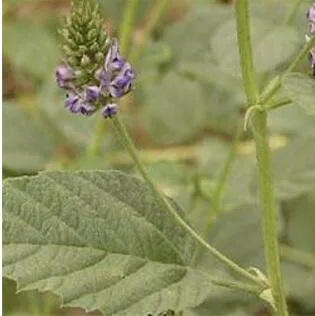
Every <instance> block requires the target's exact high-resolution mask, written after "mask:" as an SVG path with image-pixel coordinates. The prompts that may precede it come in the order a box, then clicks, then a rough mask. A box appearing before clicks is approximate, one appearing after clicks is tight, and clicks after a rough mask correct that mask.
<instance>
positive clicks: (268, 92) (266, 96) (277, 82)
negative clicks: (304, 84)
mask: <svg viewBox="0 0 315 316" xmlns="http://www.w3.org/2000/svg"><path fill="white" fill-rule="evenodd" d="M313 46H315V35H313V36H312V37H311V39H310V41H309V42H308V43H306V44H305V45H304V46H303V48H302V49H301V51H300V52H299V53H298V54H297V56H296V57H295V58H294V59H293V61H292V62H291V64H290V65H289V66H288V68H287V69H286V70H285V72H284V73H283V74H282V75H281V76H276V77H275V78H273V79H272V80H271V81H270V83H269V84H268V85H267V87H266V88H265V89H264V91H263V92H262V94H261V96H260V98H259V99H260V104H263V105H265V104H267V103H268V101H269V100H270V99H271V98H272V97H273V96H274V95H275V93H276V92H278V90H279V89H280V88H281V79H282V77H283V76H285V75H287V74H288V73H290V72H292V71H293V70H294V69H295V68H296V67H297V65H298V64H299V63H300V62H301V61H302V60H303V59H306V58H307V55H308V54H309V52H310V50H311V48H312V47H313Z"/></svg>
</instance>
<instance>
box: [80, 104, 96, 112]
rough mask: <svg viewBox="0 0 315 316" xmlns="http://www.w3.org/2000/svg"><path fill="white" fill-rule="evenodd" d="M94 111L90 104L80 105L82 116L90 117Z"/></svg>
mask: <svg viewBox="0 0 315 316" xmlns="http://www.w3.org/2000/svg"><path fill="white" fill-rule="evenodd" d="M95 111H96V107H95V106H93V105H91V104H90V103H81V104H80V112H81V113H82V114H84V115H91V114H93V113H94V112H95Z"/></svg>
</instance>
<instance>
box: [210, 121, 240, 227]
mask: <svg viewBox="0 0 315 316" xmlns="http://www.w3.org/2000/svg"><path fill="white" fill-rule="evenodd" d="M242 135H243V126H242V124H240V125H239V126H238V128H237V131H236V135H235V137H234V140H233V142H232V145H231V147H230V150H229V152H228V155H227V157H226V160H225V163H224V166H223V169H222V172H221V174H220V176H219V180H218V183H217V185H216V187H215V189H214V191H213V193H212V199H211V200H212V210H213V212H214V213H215V214H218V213H219V211H220V203H221V198H222V194H223V193H224V189H225V187H226V183H227V180H228V178H229V175H230V173H231V170H232V167H233V163H234V161H235V158H236V153H237V145H238V143H239V141H240V139H241V137H242ZM210 219H211V223H212V216H211V217H210Z"/></svg>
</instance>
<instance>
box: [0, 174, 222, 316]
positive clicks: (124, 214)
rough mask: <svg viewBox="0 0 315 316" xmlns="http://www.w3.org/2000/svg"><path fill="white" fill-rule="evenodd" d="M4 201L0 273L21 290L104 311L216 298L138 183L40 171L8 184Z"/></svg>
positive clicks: (131, 311) (177, 306) (180, 237)
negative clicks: (49, 292)
mask: <svg viewBox="0 0 315 316" xmlns="http://www.w3.org/2000/svg"><path fill="white" fill-rule="evenodd" d="M3 196H4V214H3V218H4V223H3V231H4V248H3V249H4V261H3V262H4V268H3V274H4V276H6V277H8V278H12V279H14V280H16V281H17V282H18V289H19V290H31V289H38V290H40V291H52V292H54V293H56V294H57V295H59V296H61V298H62V301H63V305H64V306H76V307H82V308H85V309H86V310H89V311H90V310H96V309H97V310H101V311H102V312H103V313H104V314H105V315H146V313H149V312H150V313H152V312H158V311H164V310H168V309H173V310H181V309H184V308H189V307H194V306H197V305H199V304H200V303H202V302H203V301H204V300H205V299H206V298H207V297H208V296H209V295H210V294H211V293H212V292H213V293H217V295H219V294H218V292H216V291H215V290H214V287H213V286H212V285H211V279H210V278H209V277H208V276H207V274H205V273H204V272H201V271H197V270H194V269H192V268H190V267H189V266H188V265H189V263H190V261H191V259H192V256H193V253H194V243H193V241H192V240H191V238H190V236H188V235H187V233H186V232H185V231H183V229H182V228H181V227H180V226H178V225H177V224H176V222H175V221H174V219H173V218H172V217H171V216H170V215H168V213H167V212H165V211H163V210H161V209H159V207H158V205H157V203H156V202H155V200H154V198H153V196H152V193H151V191H150V190H149V189H148V188H147V187H146V186H145V185H144V184H143V183H142V182H141V181H139V180H137V179H136V178H133V177H130V176H127V175H124V174H122V173H120V172H101V171H99V172H98V171H95V172H75V173H71V172H45V173H41V174H40V175H38V176H35V177H23V178H17V179H10V180H6V181H5V183H4V195H3ZM174 206H175V207H176V209H177V211H178V212H179V213H180V214H181V215H182V216H183V215H184V214H183V211H182V210H181V209H180V208H179V207H178V206H177V205H176V204H175V203H174ZM220 292H221V289H220ZM213 295H214V294H213Z"/></svg>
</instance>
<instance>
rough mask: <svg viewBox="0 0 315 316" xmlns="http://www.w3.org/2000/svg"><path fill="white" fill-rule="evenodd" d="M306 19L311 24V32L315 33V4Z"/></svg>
mask: <svg viewBox="0 0 315 316" xmlns="http://www.w3.org/2000/svg"><path fill="white" fill-rule="evenodd" d="M306 17H307V19H308V22H309V27H310V32H311V33H314V32H315V4H313V5H312V7H311V8H310V9H309V10H308V12H307V14H306Z"/></svg>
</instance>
